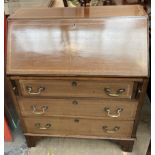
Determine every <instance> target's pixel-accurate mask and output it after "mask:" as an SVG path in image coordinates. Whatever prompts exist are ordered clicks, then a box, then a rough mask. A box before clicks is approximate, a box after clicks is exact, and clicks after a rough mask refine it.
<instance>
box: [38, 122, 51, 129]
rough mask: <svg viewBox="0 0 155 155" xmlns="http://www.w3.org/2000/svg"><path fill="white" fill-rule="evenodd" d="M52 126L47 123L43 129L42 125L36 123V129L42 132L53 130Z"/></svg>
mask: <svg viewBox="0 0 155 155" xmlns="http://www.w3.org/2000/svg"><path fill="white" fill-rule="evenodd" d="M51 126H52V125H51V124H49V123H47V124H46V125H45V126H44V127H41V124H40V123H36V124H35V127H36V128H37V129H40V130H48V129H50V128H51Z"/></svg>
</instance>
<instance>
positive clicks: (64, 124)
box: [24, 117, 133, 138]
mask: <svg viewBox="0 0 155 155" xmlns="http://www.w3.org/2000/svg"><path fill="white" fill-rule="evenodd" d="M75 120H76V119H73V118H59V117H46V118H45V117H44V118H33V117H30V118H25V119H24V123H25V125H26V128H27V132H28V133H36V134H37V133H38V134H51V135H55V134H56V135H59V134H60V135H62V136H64V135H66V136H67V135H72V136H73V135H83V136H87V135H88V136H91V135H92V136H103V137H124V138H130V136H131V132H132V125H133V122H132V121H105V120H104V121H103V120H92V119H78V120H79V122H75ZM36 123H40V125H41V127H44V126H45V125H46V124H48V123H49V124H51V128H49V129H47V130H40V129H37V128H36V127H35V124H36ZM103 126H107V127H108V129H109V130H112V129H113V128H114V127H116V126H118V127H120V129H119V130H118V131H116V132H115V133H112V134H109V133H106V132H105V131H104V130H103V129H102V127H103Z"/></svg>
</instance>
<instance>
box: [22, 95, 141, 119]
mask: <svg viewBox="0 0 155 155" xmlns="http://www.w3.org/2000/svg"><path fill="white" fill-rule="evenodd" d="M137 104H138V102H137V101H112V100H103V99H79V98H77V99H75V98H74V99H34V98H31V99H29V98H20V99H19V106H20V109H21V113H22V115H23V116H42V115H43V116H70V117H71V116H74V117H75V116H77V117H79V116H80V117H102V118H105V119H114V118H115V119H120V120H134V118H135V114H136V110H137Z"/></svg>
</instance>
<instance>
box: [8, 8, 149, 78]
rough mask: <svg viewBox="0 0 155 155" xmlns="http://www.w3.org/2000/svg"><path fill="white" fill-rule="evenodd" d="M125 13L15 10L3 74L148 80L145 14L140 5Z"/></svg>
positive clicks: (63, 9) (9, 30) (10, 22)
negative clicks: (118, 77) (96, 76)
mask: <svg viewBox="0 0 155 155" xmlns="http://www.w3.org/2000/svg"><path fill="white" fill-rule="evenodd" d="M114 7H116V8H117V9H116V8H114ZM104 8H106V9H104ZM113 8H114V10H115V11H113ZM95 9H96V10H97V11H96V13H95ZM102 10H104V11H102ZM126 10H128V12H125V11H124V8H123V7H121V6H120V7H119V6H110V7H97V8H96V7H92V8H72V9H71V8H60V9H58V8H57V9H50V10H49V9H35V10H31V9H25V10H21V13H20V11H19V12H18V13H17V14H15V15H13V16H12V17H10V19H9V23H8V51H7V52H8V53H7V74H10V75H15V74H16V75H25V74H26V75H41V74H43V75H67V76H70V75H73V76H74V75H101V76H128V77H138V76H144V77H145V76H148V36H147V35H148V34H147V33H148V32H147V16H146V14H145V13H144V11H143V9H142V8H141V7H139V6H126ZM118 11H119V12H120V13H118ZM123 11H124V14H123ZM33 12H34V13H33ZM116 12H117V15H118V16H116ZM31 14H32V16H31ZM47 15H48V16H47Z"/></svg>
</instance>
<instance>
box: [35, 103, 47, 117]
mask: <svg viewBox="0 0 155 155" xmlns="http://www.w3.org/2000/svg"><path fill="white" fill-rule="evenodd" d="M47 109H48V106H46V105H45V106H42V107H41V111H37V106H36V105H32V112H33V113H34V114H35V115H42V114H44V113H45V112H46V111H47Z"/></svg>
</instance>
